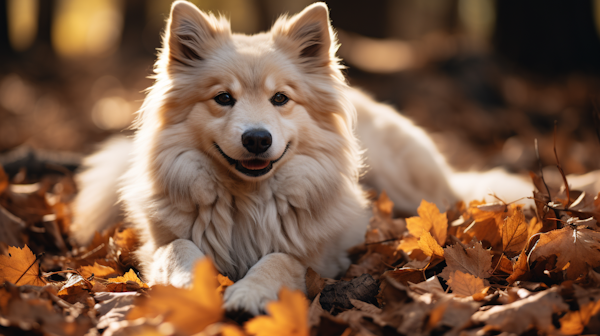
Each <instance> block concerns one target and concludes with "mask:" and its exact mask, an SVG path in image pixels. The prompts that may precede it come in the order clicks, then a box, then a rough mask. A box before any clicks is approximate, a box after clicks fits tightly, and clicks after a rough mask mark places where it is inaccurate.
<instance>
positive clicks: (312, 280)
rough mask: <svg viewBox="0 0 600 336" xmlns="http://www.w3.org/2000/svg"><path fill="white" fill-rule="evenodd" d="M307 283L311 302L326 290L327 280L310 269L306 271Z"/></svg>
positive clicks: (307, 291) (307, 292)
mask: <svg viewBox="0 0 600 336" xmlns="http://www.w3.org/2000/svg"><path fill="white" fill-rule="evenodd" d="M305 282H306V294H307V296H308V299H309V300H313V299H314V298H315V297H316V296H317V295H318V294H319V293H321V291H322V290H323V288H325V279H323V278H321V276H320V275H319V273H317V272H315V271H314V270H313V269H312V268H310V267H309V268H308V269H307V270H306V276H305Z"/></svg>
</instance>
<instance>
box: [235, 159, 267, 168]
mask: <svg viewBox="0 0 600 336" xmlns="http://www.w3.org/2000/svg"><path fill="white" fill-rule="evenodd" d="M240 162H241V163H242V166H243V167H244V168H246V169H252V170H260V169H264V168H267V166H268V165H269V162H270V161H267V160H258V159H254V160H241V161H240Z"/></svg>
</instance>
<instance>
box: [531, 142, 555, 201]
mask: <svg viewBox="0 0 600 336" xmlns="http://www.w3.org/2000/svg"><path fill="white" fill-rule="evenodd" d="M534 143H535V156H536V157H537V160H538V166H539V169H540V177H541V178H542V182H544V187H546V192H548V198H549V199H550V201H552V195H551V194H550V188H548V184H546V179H545V178H544V170H543V169H542V160H541V159H540V150H539V147H538V141H537V138H536V139H535V142H534Z"/></svg>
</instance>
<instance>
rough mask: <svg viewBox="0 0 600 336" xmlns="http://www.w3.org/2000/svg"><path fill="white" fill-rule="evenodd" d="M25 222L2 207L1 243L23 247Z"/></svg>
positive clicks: (0, 218) (0, 210) (0, 216)
mask: <svg viewBox="0 0 600 336" xmlns="http://www.w3.org/2000/svg"><path fill="white" fill-rule="evenodd" d="M26 226H27V225H26V224H25V222H23V221H22V220H21V219H20V218H19V217H17V216H15V215H13V214H11V213H10V212H9V211H8V210H6V209H4V207H3V206H1V205H0V241H1V242H3V243H5V244H6V245H8V246H16V247H23V246H24V245H25V243H24V240H23V236H24V230H25V228H26Z"/></svg>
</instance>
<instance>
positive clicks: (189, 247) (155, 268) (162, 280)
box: [149, 239, 204, 287]
mask: <svg viewBox="0 0 600 336" xmlns="http://www.w3.org/2000/svg"><path fill="white" fill-rule="evenodd" d="M203 257H204V253H202V251H200V249H199V248H198V246H196V244H194V242H192V241H191V240H188V239H176V240H174V241H172V242H171V243H169V244H167V245H164V246H161V247H159V248H158V249H157V250H156V252H154V258H153V260H152V263H151V264H150V268H149V279H151V283H150V284H151V285H154V284H171V285H173V286H175V287H188V286H189V285H191V283H192V278H193V269H194V265H195V264H196V262H197V261H198V260H200V259H202V258H203Z"/></svg>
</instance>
